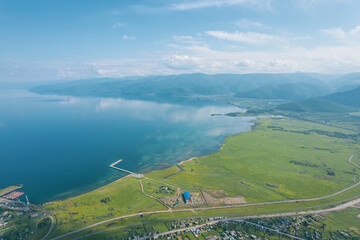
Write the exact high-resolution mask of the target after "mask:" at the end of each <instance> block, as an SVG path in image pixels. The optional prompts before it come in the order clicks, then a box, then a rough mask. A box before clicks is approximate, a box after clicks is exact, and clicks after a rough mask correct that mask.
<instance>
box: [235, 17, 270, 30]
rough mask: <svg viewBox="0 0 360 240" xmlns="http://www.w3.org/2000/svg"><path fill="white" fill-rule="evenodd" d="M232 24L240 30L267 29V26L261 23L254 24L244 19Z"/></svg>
mask: <svg viewBox="0 0 360 240" xmlns="http://www.w3.org/2000/svg"><path fill="white" fill-rule="evenodd" d="M234 24H235V25H236V26H238V27H240V28H253V27H256V28H269V27H268V26H267V25H265V24H263V23H261V22H254V21H250V20H248V19H245V18H243V19H239V20H237V21H235V22H234Z"/></svg>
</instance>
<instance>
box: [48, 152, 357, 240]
mask: <svg viewBox="0 0 360 240" xmlns="http://www.w3.org/2000/svg"><path fill="white" fill-rule="evenodd" d="M350 154H351V156H350V157H349V159H348V162H349V163H351V164H353V165H354V163H352V162H351V160H352V158H353V154H352V153H350ZM359 185H360V182H357V183H355V184H353V185H351V186H350V187H347V188H345V189H342V190H340V191H338V192H336V193H333V194H330V195H327V196H323V197H316V198H308V199H297V200H296V199H294V200H282V201H273V202H263V203H248V204H240V205H228V206H217V207H201V208H190V209H176V210H174V209H171V208H169V209H168V210H162V211H150V212H143V213H134V214H129V215H125V216H120V217H115V218H111V219H108V220H104V221H101V222H98V223H95V224H92V225H89V226H86V227H83V228H81V229H78V230H74V231H71V232H68V233H65V234H63V235H60V236H58V237H55V238H52V239H53V240H56V239H61V238H64V237H67V236H70V235H72V234H75V233H78V232H81V231H84V230H86V229H90V228H93V227H96V226H99V225H101V224H104V223H108V222H112V221H115V220H119V219H124V218H129V217H135V216H140V215H151V214H158V213H169V212H186V211H191V212H193V211H198V210H212V209H226V208H238V207H249V206H261V205H272V204H281V203H294V202H295V203H298V202H311V201H317V200H323V199H327V198H330V197H334V196H337V195H339V194H341V193H344V192H346V191H348V190H350V189H352V188H355V187H357V186H359ZM141 188H142V191H143V193H144V189H143V185H142V183H141ZM144 194H145V193H144ZM145 195H147V194H145ZM147 196H149V197H152V196H150V195H147ZM152 198H153V197H152ZM156 200H157V199H156ZM358 203H360V198H358V199H355V200H351V201H349V202H346V203H344V201H343V202H342V204H340V205H338V206H336V207H333V208H329V209H322V210H314V211H301V212H287V213H278V214H265V215H253V216H246V217H235V218H228V219H230V220H232V219H233V220H236V219H240V220H243V219H251V218H265V217H282V216H293V215H303V214H319V213H327V212H333V211H339V210H343V209H345V208H347V207H350V206H353V205H355V204H358ZM332 204H333V203H332ZM332 204H331V205H332ZM329 205H330V204H329ZM324 206H326V205H324ZM318 207H319V206H318ZM49 233H50V231H49ZM49 233H48V234H49ZM48 234H47V236H48ZM47 236H46V237H47Z"/></svg>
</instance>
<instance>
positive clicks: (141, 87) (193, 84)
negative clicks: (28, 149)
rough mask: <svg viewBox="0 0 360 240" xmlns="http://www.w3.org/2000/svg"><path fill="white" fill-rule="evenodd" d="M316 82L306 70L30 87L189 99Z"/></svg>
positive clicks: (81, 93)
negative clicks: (284, 72) (271, 86)
mask: <svg viewBox="0 0 360 240" xmlns="http://www.w3.org/2000/svg"><path fill="white" fill-rule="evenodd" d="M298 82H305V83H316V82H319V80H318V79H316V78H315V77H313V76H311V75H310V74H306V73H289V74H287V73H286V74H216V75H207V74H200V73H197V74H182V75H170V76H149V77H138V78H132V79H128V78H126V79H123V78H122V79H111V78H103V79H90V80H78V81H72V82H68V83H62V84H53V85H46V86H38V87H34V88H31V89H30V90H31V91H33V92H36V93H39V94H59V95H72V96H101V97H124V98H148V99H153V98H190V97H194V96H195V97H196V96H211V95H227V96H232V95H235V94H236V93H238V92H241V91H248V90H252V89H256V88H260V87H264V86H266V85H271V84H285V83H298Z"/></svg>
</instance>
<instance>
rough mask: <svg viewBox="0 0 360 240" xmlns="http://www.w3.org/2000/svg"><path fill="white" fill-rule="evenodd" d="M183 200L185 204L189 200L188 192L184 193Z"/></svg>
mask: <svg viewBox="0 0 360 240" xmlns="http://www.w3.org/2000/svg"><path fill="white" fill-rule="evenodd" d="M184 199H185V202H187V201H189V200H190V199H191V195H190V193H189V192H184Z"/></svg>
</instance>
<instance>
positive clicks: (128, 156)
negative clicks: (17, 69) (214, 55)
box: [0, 90, 252, 203]
mask: <svg viewBox="0 0 360 240" xmlns="http://www.w3.org/2000/svg"><path fill="white" fill-rule="evenodd" d="M239 111H241V109H239V108H237V107H234V106H232V105H229V104H225V103H214V102H208V103H204V102H201V103H194V104H191V105H190V104H180V103H179V104H174V103H171V104H169V103H156V102H151V101H141V100H125V99H113V98H73V97H60V96H42V95H37V94H34V93H31V92H28V91H26V90H0V188H3V187H6V186H9V185H14V184H23V185H24V188H23V190H24V191H25V192H26V194H27V195H28V197H29V200H30V202H33V203H44V202H47V201H52V200H55V199H62V198H65V197H69V196H73V195H75V194H79V193H83V192H86V191H89V190H92V189H95V188H97V187H100V186H102V185H104V184H107V183H109V182H111V181H113V180H115V179H117V178H119V177H122V176H124V175H123V174H122V173H121V172H119V171H116V170H114V169H111V168H109V164H111V163H113V162H115V161H117V160H118V159H123V162H122V163H121V164H119V167H122V168H125V169H128V170H131V171H134V172H146V171H150V170H153V169H159V168H165V167H166V166H167V165H171V164H175V163H178V162H180V161H182V160H186V159H188V158H190V157H193V156H202V155H206V154H210V153H212V152H214V151H216V150H217V149H219V147H220V146H221V144H222V142H223V141H224V138H225V137H226V136H229V135H232V134H235V133H240V132H244V131H248V130H249V129H250V126H251V125H252V123H250V122H249V121H250V120H251V119H252V118H245V117H242V118H239V117H237V118H233V117H226V116H211V114H213V113H228V112H239Z"/></svg>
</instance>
